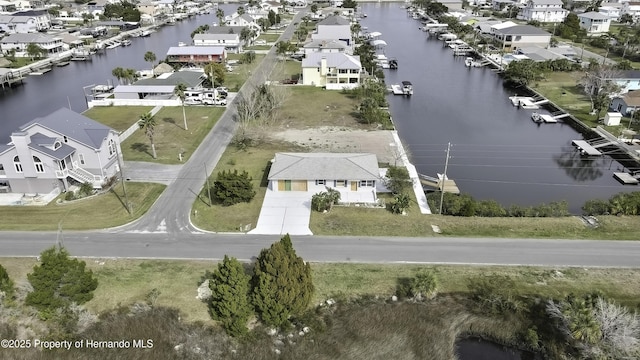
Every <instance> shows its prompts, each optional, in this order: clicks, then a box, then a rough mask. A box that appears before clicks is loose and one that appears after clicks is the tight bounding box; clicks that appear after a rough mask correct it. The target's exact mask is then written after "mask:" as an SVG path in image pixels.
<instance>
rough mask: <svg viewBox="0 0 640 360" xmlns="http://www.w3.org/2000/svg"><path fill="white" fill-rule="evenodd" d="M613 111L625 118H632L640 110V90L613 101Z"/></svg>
mask: <svg viewBox="0 0 640 360" xmlns="http://www.w3.org/2000/svg"><path fill="white" fill-rule="evenodd" d="M610 107H611V109H613V110H615V111H617V112H619V113H621V114H622V115H624V116H631V115H632V114H633V113H634V112H636V111H638V109H640V90H634V91H629V92H628V93H626V94H624V95H622V96H619V97H617V98H614V99H613V100H611V106H610Z"/></svg>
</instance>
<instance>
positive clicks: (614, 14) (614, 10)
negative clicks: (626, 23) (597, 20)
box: [598, 6, 620, 21]
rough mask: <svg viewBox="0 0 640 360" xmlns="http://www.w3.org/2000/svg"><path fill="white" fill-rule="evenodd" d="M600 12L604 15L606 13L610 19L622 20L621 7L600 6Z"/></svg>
mask: <svg viewBox="0 0 640 360" xmlns="http://www.w3.org/2000/svg"><path fill="white" fill-rule="evenodd" d="M598 12H599V13H600V14H602V15H606V16H608V17H609V19H611V20H614V21H618V20H620V8H618V7H615V6H600V7H599V8H598Z"/></svg>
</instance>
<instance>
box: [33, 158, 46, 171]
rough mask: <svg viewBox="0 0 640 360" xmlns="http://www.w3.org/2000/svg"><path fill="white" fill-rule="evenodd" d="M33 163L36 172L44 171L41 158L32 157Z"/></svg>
mask: <svg viewBox="0 0 640 360" xmlns="http://www.w3.org/2000/svg"><path fill="white" fill-rule="evenodd" d="M33 165H34V166H35V167H36V172H38V173H43V172H44V165H43V164H42V160H40V158H39V157H37V156H34V157H33Z"/></svg>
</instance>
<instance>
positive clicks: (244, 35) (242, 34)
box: [240, 27, 251, 46]
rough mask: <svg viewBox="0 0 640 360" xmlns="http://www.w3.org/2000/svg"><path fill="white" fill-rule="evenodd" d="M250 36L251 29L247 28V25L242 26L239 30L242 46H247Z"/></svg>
mask: <svg viewBox="0 0 640 360" xmlns="http://www.w3.org/2000/svg"><path fill="white" fill-rule="evenodd" d="M250 37H251V30H249V28H248V27H243V28H242V30H240V40H242V41H243V42H244V46H248V44H249V40H250Z"/></svg>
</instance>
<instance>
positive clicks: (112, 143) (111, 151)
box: [109, 139, 116, 156]
mask: <svg viewBox="0 0 640 360" xmlns="http://www.w3.org/2000/svg"><path fill="white" fill-rule="evenodd" d="M115 153H116V142H115V141H113V139H110V140H109V156H113V155H114V154H115Z"/></svg>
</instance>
